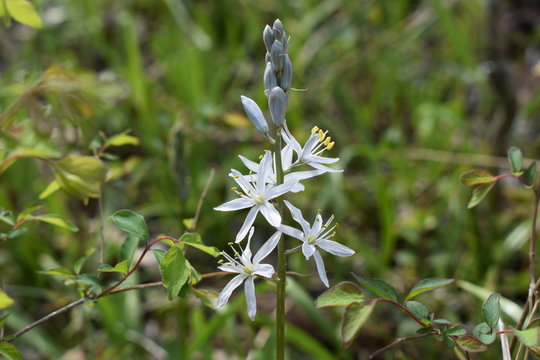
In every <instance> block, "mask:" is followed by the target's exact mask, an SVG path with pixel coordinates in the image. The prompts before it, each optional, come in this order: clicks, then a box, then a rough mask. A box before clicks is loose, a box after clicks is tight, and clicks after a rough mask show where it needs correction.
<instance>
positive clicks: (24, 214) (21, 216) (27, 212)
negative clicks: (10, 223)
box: [17, 205, 41, 221]
mask: <svg viewBox="0 0 540 360" xmlns="http://www.w3.org/2000/svg"><path fill="white" fill-rule="evenodd" d="M39 209H41V205H36V206H30V207H28V208H26V209H24V210H23V211H21V212H20V213H19V215H18V216H17V221H21V220H23V219H26V218H28V217H31V216H32V213H33V212H34V211H36V210H39Z"/></svg>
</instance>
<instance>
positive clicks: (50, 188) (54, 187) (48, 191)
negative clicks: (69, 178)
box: [39, 180, 60, 200]
mask: <svg viewBox="0 0 540 360" xmlns="http://www.w3.org/2000/svg"><path fill="white" fill-rule="evenodd" d="M58 190H60V184H59V183H58V181H56V180H53V181H51V182H50V183H49V185H47V187H46V188H45V190H43V191H42V192H41V194H39V199H40V200H43V199H46V198H48V197H49V196H51V195H52V194H54V193H55V192H56V191H58Z"/></svg>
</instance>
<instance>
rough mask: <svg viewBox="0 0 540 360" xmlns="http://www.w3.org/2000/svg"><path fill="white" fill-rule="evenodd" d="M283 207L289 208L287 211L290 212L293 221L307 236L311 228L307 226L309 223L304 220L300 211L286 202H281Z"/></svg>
mask: <svg viewBox="0 0 540 360" xmlns="http://www.w3.org/2000/svg"><path fill="white" fill-rule="evenodd" d="M283 202H284V203H285V205H287V207H288V208H289V211H290V212H291V215H292V218H293V219H294V221H296V222H297V223H299V224H300V226H301V227H302V230H304V234H305V235H307V234H309V232H310V231H311V226H309V223H308V222H307V221H306V219H304V216H302V211H300V209H299V208H297V207H295V206H294V205H293V204H291V203H290V202H288V201H287V200H284V201H283Z"/></svg>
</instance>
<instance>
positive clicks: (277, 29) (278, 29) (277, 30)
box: [272, 19, 283, 40]
mask: <svg viewBox="0 0 540 360" xmlns="http://www.w3.org/2000/svg"><path fill="white" fill-rule="evenodd" d="M272 28H273V29H274V37H275V38H276V39H278V40H279V39H281V37H282V36H283V24H282V23H281V20H279V19H276V21H274V25H273V26H272Z"/></svg>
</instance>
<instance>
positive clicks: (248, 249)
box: [241, 226, 255, 265]
mask: <svg viewBox="0 0 540 360" xmlns="http://www.w3.org/2000/svg"><path fill="white" fill-rule="evenodd" d="M254 231H255V227H254V226H252V227H251V229H249V234H248V241H247V244H246V248H245V249H244V251H243V252H242V256H241V257H242V258H243V259H245V261H246V262H247V263H248V264H251V256H252V254H251V238H252V237H253V232H254ZM248 264H246V263H244V265H248Z"/></svg>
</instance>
